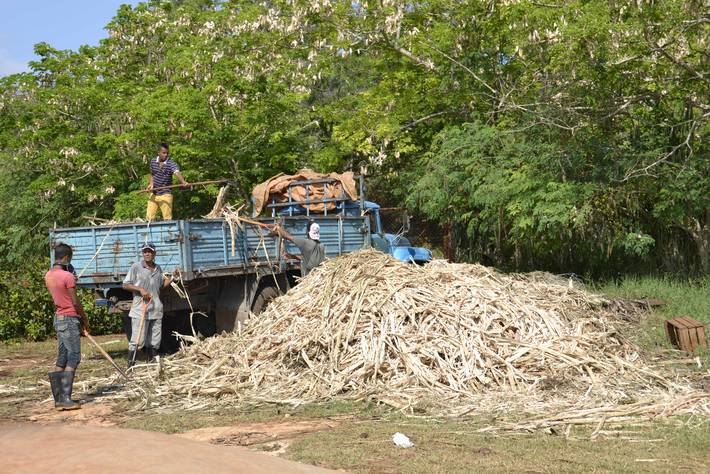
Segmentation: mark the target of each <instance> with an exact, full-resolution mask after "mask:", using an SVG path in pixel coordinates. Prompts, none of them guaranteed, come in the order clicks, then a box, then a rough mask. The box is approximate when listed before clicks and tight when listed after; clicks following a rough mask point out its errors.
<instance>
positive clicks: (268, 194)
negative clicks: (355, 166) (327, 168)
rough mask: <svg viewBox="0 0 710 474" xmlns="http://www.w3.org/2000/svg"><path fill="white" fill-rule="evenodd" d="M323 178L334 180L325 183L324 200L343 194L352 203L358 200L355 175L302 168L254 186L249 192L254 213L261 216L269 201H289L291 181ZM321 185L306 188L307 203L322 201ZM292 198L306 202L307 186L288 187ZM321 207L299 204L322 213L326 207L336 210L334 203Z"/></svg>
mask: <svg viewBox="0 0 710 474" xmlns="http://www.w3.org/2000/svg"><path fill="white" fill-rule="evenodd" d="M326 178H332V179H333V180H335V181H334V182H333V183H328V184H325V193H326V196H325V197H326V199H331V198H336V197H338V198H339V197H341V196H342V195H343V192H345V195H346V196H347V197H349V198H350V199H352V200H356V199H357V198H358V194H357V186H356V185H355V175H354V173H353V172H352V171H347V172H345V173H342V174H338V173H330V174H322V173H316V172H315V171H313V170H309V169H302V170H300V171H298V172H297V173H296V174H293V175H288V174H283V173H279V174H277V175H276V176H274V177H273V178H269V179H268V180H267V181H265V182H263V183H261V184H258V185H256V186H255V187H254V190H253V191H252V196H254V210H255V212H256V214H261V211H263V210H264V208H266V206H267V205H268V204H270V203H271V202H272V198H274V199H275V201H276V202H288V185H289V184H291V183H292V182H294V181H305V180H314V179H326ZM323 186H324V185H323V184H311V185H309V186H308V199H309V200H310V201H314V200H322V199H323ZM291 199H292V200H293V202H296V203H302V202H304V201H305V200H306V186H303V185H300V186H294V187H293V188H291ZM323 204H324V203H315V204H309V205H307V206H306V205H303V204H302V205H303V206H304V207H307V208H308V209H309V210H310V212H323V211H324V210H325V209H324V208H325V207H327V209H328V210H329V211H330V210H332V209H334V208H335V203H334V202H327V203H325V204H326V206H324V205H323Z"/></svg>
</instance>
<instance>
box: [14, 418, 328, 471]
mask: <svg viewBox="0 0 710 474" xmlns="http://www.w3.org/2000/svg"><path fill="white" fill-rule="evenodd" d="M0 463H1V465H2V470H3V471H4V472H12V473H37V472H43V473H54V472H61V473H68V472H96V473H99V472H100V473H120V474H126V473H143V472H145V473H151V474H159V473H170V474H176V473H210V474H212V473H232V474H239V473H250V474H282V473H284V474H285V473H296V474H326V473H333V472H336V471H330V470H327V469H322V468H318V467H315V466H309V465H306V464H299V463H296V462H292V461H287V460H285V459H281V458H278V457H275V456H271V455H268V454H263V453H258V452H254V451H251V450H249V449H246V448H242V447H239V446H215V445H211V444H207V443H204V442H199V441H192V440H188V439H184V438H179V437H177V436H170V435H166V434H163V433H153V432H147V431H138V430H124V429H118V428H101V427H94V426H71V425H66V424H54V425H35V424H12V425H0Z"/></svg>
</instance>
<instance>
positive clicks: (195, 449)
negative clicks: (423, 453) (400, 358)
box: [0, 336, 335, 474]
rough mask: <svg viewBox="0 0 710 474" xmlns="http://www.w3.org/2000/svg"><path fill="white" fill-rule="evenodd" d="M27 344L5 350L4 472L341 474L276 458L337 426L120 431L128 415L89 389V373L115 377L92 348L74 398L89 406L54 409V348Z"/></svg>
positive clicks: (0, 445) (0, 447) (1, 361)
mask: <svg viewBox="0 0 710 474" xmlns="http://www.w3.org/2000/svg"><path fill="white" fill-rule="evenodd" d="M97 339H99V340H100V341H101V343H102V345H104V347H105V348H106V349H107V350H108V349H110V348H111V347H113V346H115V345H116V342H118V343H120V344H123V341H121V340H120V339H119V340H116V339H115V337H111V336H103V337H99V338H97ZM28 346H29V345H28ZM28 346H25V348H24V349H19V348H18V350H17V351H15V350H13V349H8V348H6V350H7V353H6V354H7V355H9V356H10V357H7V356H5V357H0V380H1V381H2V384H1V385H0V386H2V388H3V389H4V390H2V393H0V399H1V400H2V403H3V404H5V405H6V406H8V405H16V409H15V411H14V412H13V413H12V415H10V416H0V459H2V460H3V468H2V471H3V472H13V473H15V472H18V473H22V472H27V473H29V472H32V473H34V472H69V471H71V470H75V469H77V468H81V469H89V470H94V471H95V472H121V473H123V472H127V471H132V472H150V473H161V472H170V473H175V472H201V473H202V472H230V473H240V472H244V473H247V472H248V473H264V474H272V473H287V472H293V473H304V474H308V473H314V474H315V473H321V472H322V473H325V472H335V471H329V470H326V469H322V468H318V467H315V466H311V465H307V464H302V463H298V462H294V461H289V460H286V459H281V458H280V457H278V456H277V455H278V454H282V453H283V452H284V451H285V450H286V448H287V447H288V446H289V444H290V443H291V442H292V441H293V440H294V439H295V438H296V437H297V436H300V435H303V434H306V433H313V432H315V431H318V430H322V429H329V428H331V427H333V426H335V425H334V423H333V422H323V421H314V422H308V421H296V420H294V421H293V422H290V421H284V422H274V421H270V422H265V423H256V422H248V423H243V424H242V423H237V424H234V425H230V426H222V427H211V428H200V429H195V430H188V431H185V432H182V433H179V434H174V435H171V434H164V433H158V432H153V431H142V430H132V429H121V428H120V426H121V425H122V424H123V423H124V422H125V420H126V418H127V417H126V415H125V414H124V413H122V411H121V410H120V409H117V408H116V404H115V403H112V402H108V401H106V400H103V399H102V398H101V397H100V396H91V395H87V394H86V393H85V390H82V385H81V384H82V380H83V379H84V378H85V377H86V376H87V374H89V373H90V374H92V375H93V374H95V373H96V370H97V369H98V370H100V371H105V370H108V371H109V372H110V369H107V365H106V363H105V361H103V360H102V359H100V358H97V357H96V356H95V354H93V352H92V351H91V349H90V348H89V347H88V346H87V345H84V347H83V351H85V354H84V357H83V361H82V366H81V367H80V369H81V371H80V373H79V376H78V377H77V382H76V383H75V388H74V391H75V394H74V398H76V399H78V400H80V401H81V402H82V408H81V409H80V410H73V411H55V410H54V403H53V400H52V398H51V393H50V389H49V383H48V381H47V380H46V371H47V370H48V369H49V368H50V367H51V366H52V361H53V347H52V343H51V342H49V343H40V344H38V345H36V346H34V347H32V346H30V347H32V349H31V350H30V351H29V353H27V351H26V349H27V347H28ZM44 346H47V347H46V348H45V347H44ZM121 349H122V348H119V349H118V350H121ZM6 354H3V355H6ZM121 362H123V361H121ZM5 384H8V385H5ZM58 440H61V441H60V442H58ZM38 446H41V449H38Z"/></svg>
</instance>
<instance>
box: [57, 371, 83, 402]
mask: <svg viewBox="0 0 710 474" xmlns="http://www.w3.org/2000/svg"><path fill="white" fill-rule="evenodd" d="M57 373H58V374H60V375H59V380H60V381H61V383H62V385H61V392H60V393H59V402H58V403H57V405H58V408H57V409H58V410H77V409H79V408H81V404H80V403H77V402H75V401H74V400H72V399H71V392H72V389H73V387H74V372H70V371H67V370H65V371H63V372H57ZM55 406H56V405H55Z"/></svg>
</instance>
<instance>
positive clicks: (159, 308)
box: [123, 261, 164, 319]
mask: <svg viewBox="0 0 710 474" xmlns="http://www.w3.org/2000/svg"><path fill="white" fill-rule="evenodd" d="M163 281H164V277H163V269H162V268H160V265H158V264H156V265H155V268H153V269H152V270H151V269H150V268H148V267H147V266H146V264H145V262H144V261H140V262H136V263H134V264H133V265H131V268H130V269H129V270H128V273H127V274H126V278H124V279H123V283H128V284H130V285H136V286H138V287H140V288H144V289H145V290H147V291H148V293H150V296H152V299H151V300H150V302H149V303H148V312H147V313H146V315H145V317H146V319H161V318H162V317H163V303H162V302H161V301H160V289H161V288H162V287H163ZM142 315H143V298H142V297H141V294H140V293H134V294H133V305H131V311H130V312H129V313H128V316H130V317H131V318H140V317H141V316H142Z"/></svg>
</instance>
